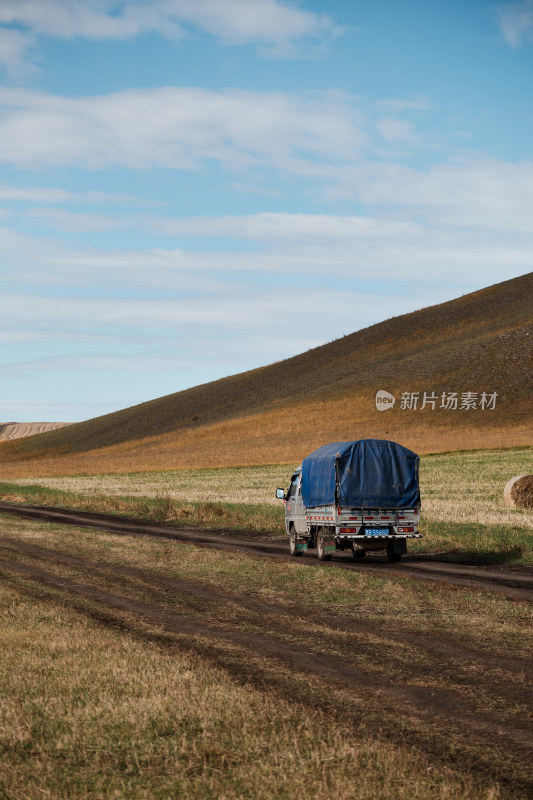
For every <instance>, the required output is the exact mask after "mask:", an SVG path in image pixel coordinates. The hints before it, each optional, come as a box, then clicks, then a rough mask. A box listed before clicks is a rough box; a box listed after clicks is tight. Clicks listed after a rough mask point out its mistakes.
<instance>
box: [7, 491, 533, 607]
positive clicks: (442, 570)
mask: <svg viewBox="0 0 533 800" xmlns="http://www.w3.org/2000/svg"><path fill="white" fill-rule="evenodd" d="M0 512H3V513H7V514H12V515H14V516H17V517H22V518H23V519H33V520H41V521H45V522H56V523H59V524H62V525H75V526H76V527H83V528H95V529H97V530H103V531H106V532H107V533H114V534H117V535H119V536H151V537H155V538H159V539H172V540H175V541H179V542H183V543H185V544H193V545H197V546H200V547H210V548H213V549H217V550H226V551H232V552H238V553H245V554H247V555H255V556H264V557H269V558H272V559H282V560H284V561H288V560H292V559H291V556H289V554H288V545H287V544H285V543H284V542H268V541H262V540H259V539H257V538H256V535H255V534H253V533H250V534H249V535H248V536H247V535H246V533H245V532H243V533H241V535H240V536H238V535H226V534H225V533H218V532H214V531H212V530H211V531H209V530H202V529H198V528H174V527H172V526H169V525H159V524H156V523H152V522H147V521H144V522H143V521H139V520H136V519H132V518H129V517H119V516H114V515H111V514H97V513H93V512H88V511H72V510H69V509H62V508H51V507H49V506H33V505H20V504H17V503H3V502H0ZM298 561H299V563H300V564H308V565H313V566H316V567H320V568H322V569H328V568H331V567H337V568H340V569H349V570H352V571H353V572H361V573H371V574H373V575H381V576H385V575H386V576H391V575H395V576H402V577H406V578H416V579H419V580H427V581H435V582H438V583H446V584H452V585H455V586H464V587H469V588H472V589H483V590H485V591H490V592H497V593H499V594H503V595H506V596H507V597H512V598H518V599H521V600H527V601H529V602H533V574H531V573H523V572H512V571H511V570H491V569H487V568H485V567H479V566H475V565H466V564H452V563H449V562H445V561H440V562H439V561H426V560H416V559H415V558H408V559H407V560H405V561H403V562H401V563H399V564H389V563H388V562H386V561H384V559H383V557H380V556H375V557H373V558H369V559H368V560H367V559H365V561H364V562H354V561H353V560H352V558H351V555H350V554H347V553H342V552H339V553H338V554H336V555H335V557H334V559H333V560H332V561H328V562H320V561H318V560H317V558H316V556H313V555H308V556H302V557H300V558H299V559H298Z"/></svg>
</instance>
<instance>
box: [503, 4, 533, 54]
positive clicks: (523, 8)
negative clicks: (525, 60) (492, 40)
mask: <svg viewBox="0 0 533 800" xmlns="http://www.w3.org/2000/svg"><path fill="white" fill-rule="evenodd" d="M497 11H498V22H499V25H500V29H501V31H502V33H503V36H504V38H505V41H506V42H507V43H508V44H510V45H511V47H520V46H522V45H524V44H531V43H533V0H523V2H521V3H506V4H505V5H501V6H499V7H498V9H497Z"/></svg>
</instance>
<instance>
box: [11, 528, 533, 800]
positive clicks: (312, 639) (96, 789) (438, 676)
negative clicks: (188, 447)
mask: <svg viewBox="0 0 533 800" xmlns="http://www.w3.org/2000/svg"><path fill="white" fill-rule="evenodd" d="M0 576H1V583H0V663H1V667H2V668H1V669H0V720H1V722H0V796H1V797H2V798H3V800H18V798H22V797H23V798H25V799H26V798H27V799H28V800H37V799H39V800H40V799H41V798H50V800H51V799H52V798H54V800H56V799H57V800H63V798H65V800H66V798H69V799H70V800H72V799H74V798H76V799H78V798H95V799H96V798H99V799H100V798H112V797H116V798H132V799H137V798H139V800H147V798H151V799H152V798H154V799H155V800H167V798H175V797H180V798H184V799H185V800H193V798H194V800H196V799H197V798H202V799H203V798H213V800H214V798H222V799H224V798H226V799H227V800H230V799H231V800H234V798H242V799H243V800H247V799H248V798H249V800H263V799H264V800H267V799H268V800H278V799H279V798H286V799H287V800H297V799H298V800H303V799H304V798H305V799H307V798H309V799H311V798H313V800H314V799H315V798H318V800H329V798H331V797H335V798H339V800H417V799H419V800H507V798H508V799H509V800H524V798H525V797H527V796H529V794H530V791H531V789H532V787H533V783H532V775H531V763H532V761H531V745H532V739H531V721H530V719H529V712H530V710H531V699H533V698H531V684H530V681H529V677H528V676H529V670H530V668H531V656H532V655H533V654H532V650H531V643H532V641H533V639H532V637H531V622H532V612H531V607H530V606H529V605H528V604H526V603H523V602H518V601H512V600H509V599H507V598H503V597H500V596H497V595H491V594H487V593H486V592H476V591H474V590H471V589H466V588H464V589H458V588H457V587H453V588H451V587H447V586H444V585H428V584H424V583H423V582H417V581H412V580H408V579H402V580H397V579H394V578H390V577H376V576H367V575H363V574H359V573H347V572H346V571H341V570H337V569H334V568H333V569H320V567H319V566H318V564H317V565H316V566H302V565H300V564H299V563H297V562H295V561H287V562H272V561H270V560H268V559H257V558H252V557H248V556H243V555H235V554H227V553H221V552H218V551H214V550H208V549H205V548H196V547H192V546H187V545H180V544H177V543H175V542H168V541H163V540H149V539H135V540H134V539H128V538H126V539H125V538H123V537H117V536H112V535H110V534H107V533H103V532H101V531H94V530H92V531H87V530H84V529H76V528H72V527H70V528H65V527H64V526H56V525H50V524H43V523H28V522H26V521H20V520H14V519H13V518H11V517H6V516H3V515H0ZM437 631H438V635H436V632H437Z"/></svg>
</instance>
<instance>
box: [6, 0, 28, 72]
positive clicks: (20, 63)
mask: <svg viewBox="0 0 533 800" xmlns="http://www.w3.org/2000/svg"><path fill="white" fill-rule="evenodd" d="M1 9H2V6H1V4H0V14H1ZM32 46H33V37H32V36H31V35H28V34H26V33H22V31H17V30H14V29H11V28H2V27H0V64H4V66H6V67H7V68H8V69H9V70H10V72H13V73H24V72H26V71H28V69H30V67H29V63H28V54H29V52H30V50H31V48H32Z"/></svg>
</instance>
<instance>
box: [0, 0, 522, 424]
mask: <svg viewBox="0 0 533 800" xmlns="http://www.w3.org/2000/svg"><path fill="white" fill-rule="evenodd" d="M0 72H1V75H2V84H1V86H0V264H1V273H0V274H1V279H2V294H1V302H2V308H1V318H2V324H1V326H0V344H1V348H0V353H1V360H0V373H1V376H2V381H1V387H2V388H1V391H0V421H6V422H7V421H10V420H16V421H32V420H39V421H41V420H51V421H52V420H62V421H77V420H82V419H87V418H89V417H92V416H97V415H99V414H103V413H106V412H108V411H113V410H116V409H118V408H123V407H126V406H129V405H133V404H135V403H137V402H142V401H144V400H149V399H152V398H155V397H159V396H161V395H164V394H168V393H170V392H174V391H178V390H180V389H185V388H187V387H189V386H193V385H196V384H198V383H203V382H205V381H208V380H212V379H214V378H218V377H222V376H224V375H228V374H232V373H236V372H240V371H242V370H245V369H250V368H253V367H256V366H260V365H263V364H268V363H271V362H273V361H276V360H279V359H282V358H286V357H288V356H291V355H295V354H297V353H299V352H301V351H303V350H306V349H308V348H310V347H313V346H315V345H319V344H322V343H323V342H326V341H329V340H332V339H335V338H337V337H339V336H342V335H344V334H346V333H351V332H352V331H354V330H357V329H359V328H361V327H365V326H367V325H370V324H373V323H375V322H379V321H381V320H383V319H386V318H388V317H391V316H397V315H399V314H403V313H406V312H408V311H412V310H415V309H417V308H421V307H423V306H427V305H431V304H433V303H438V302H441V301H443V300H448V299H452V298H454V297H456V296H459V295H461V294H465V293H466V292H469V291H473V290H476V289H479V288H482V287H483V286H487V285H490V284H492V283H496V282H498V281H501V280H506V279H508V278H512V277H515V276H517V275H521V274H524V273H526V272H529V271H531V269H532V267H533V257H532V256H533V124H532V122H533V112H532V94H531V84H532V78H533V0H525V1H523V2H513V3H499V4H498V3H492V2H485V1H484V0H469V2H468V3H464V2H458V0H448V1H447V2H438V3H427V2H421V1H420V2H415V0H405V1H404V2H392V1H389V2H372V3H370V2H367V3H362V2H361V3H348V2H341V1H340V0H336V1H335V0H330V2H328V3H324V2H319V0H313V1H312V2H311V1H310V0H302V2H299V3H296V2H289V0H286V2H283V1H282V0H195V2H191V1H190V0H152V1H151V2H141V1H140V0H126V2H124V1H122V2H119V1H118V0H46V1H45V0H0Z"/></svg>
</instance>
